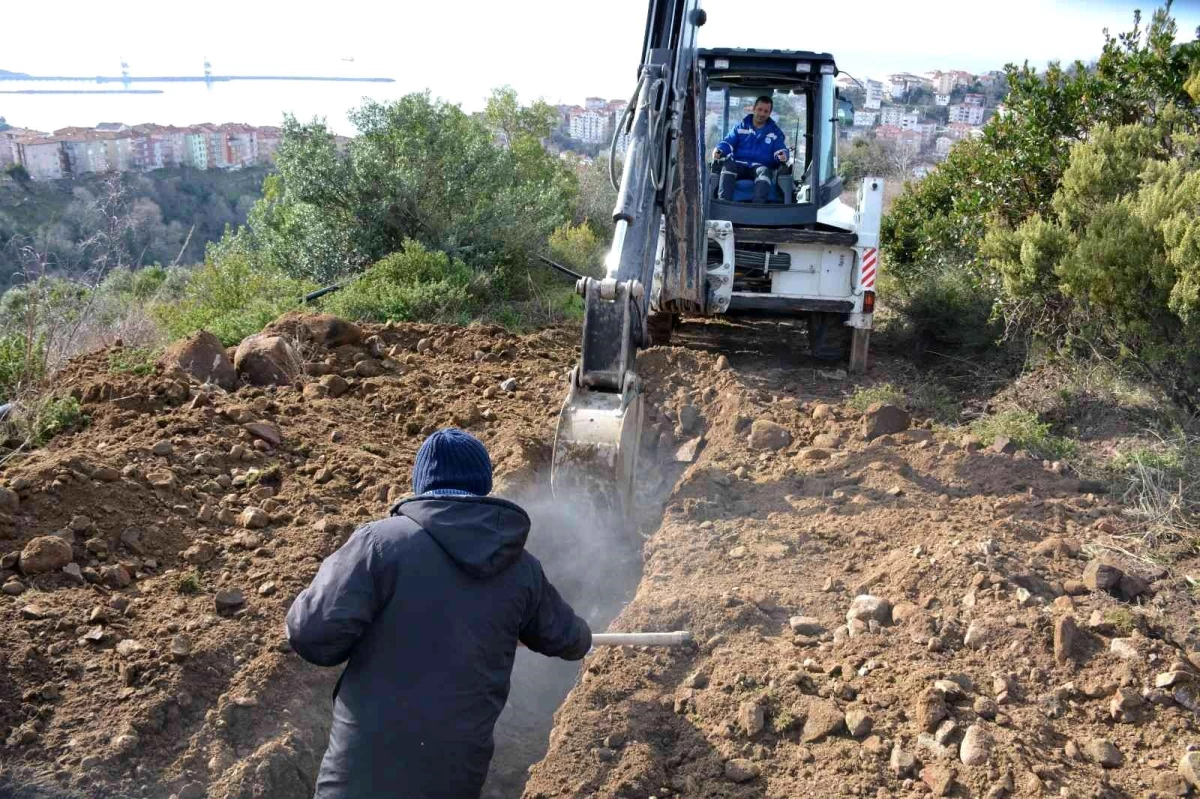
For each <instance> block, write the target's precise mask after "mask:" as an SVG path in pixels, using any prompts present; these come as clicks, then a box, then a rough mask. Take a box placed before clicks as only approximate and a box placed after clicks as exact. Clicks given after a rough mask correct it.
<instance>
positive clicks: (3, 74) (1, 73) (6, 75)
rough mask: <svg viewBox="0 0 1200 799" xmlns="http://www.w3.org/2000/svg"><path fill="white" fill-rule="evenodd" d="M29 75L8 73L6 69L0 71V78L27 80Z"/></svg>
mask: <svg viewBox="0 0 1200 799" xmlns="http://www.w3.org/2000/svg"><path fill="white" fill-rule="evenodd" d="M28 77H29V75H28V74H27V73H25V72H9V71H8V70H7V69H0V78H28Z"/></svg>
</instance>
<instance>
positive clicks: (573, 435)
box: [550, 380, 642, 527]
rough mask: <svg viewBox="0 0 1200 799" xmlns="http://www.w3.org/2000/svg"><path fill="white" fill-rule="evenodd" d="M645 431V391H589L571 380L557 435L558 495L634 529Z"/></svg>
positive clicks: (554, 482)
mask: <svg viewBox="0 0 1200 799" xmlns="http://www.w3.org/2000/svg"><path fill="white" fill-rule="evenodd" d="M641 433H642V397H641V394H640V393H637V392H628V393H623V394H609V393H604V392H598V391H589V390H587V389H585V388H581V387H579V386H577V385H575V381H574V380H572V384H571V391H570V393H569V394H568V395H567V399H566V401H565V402H564V403H563V407H562V411H561V413H560V414H559V417H558V430H557V432H556V433H555V436H554V455H553V461H552V464H551V468H552V471H551V475H550V487H551V489H552V490H553V492H554V496H555V497H556V498H559V499H561V500H562V501H564V502H570V503H578V504H579V505H580V507H582V508H584V509H590V510H591V511H592V512H594V513H597V514H601V515H608V516H610V518H612V517H613V516H615V517H616V519H615V521H616V522H617V523H618V524H620V525H621V526H623V527H628V526H630V525H631V523H632V520H633V499H634V498H633V492H634V475H635V473H636V471H637V455H638V446H639V444H640V442H641Z"/></svg>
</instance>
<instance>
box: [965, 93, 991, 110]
mask: <svg viewBox="0 0 1200 799" xmlns="http://www.w3.org/2000/svg"><path fill="white" fill-rule="evenodd" d="M963 104H964V105H977V106H980V107H981V108H982V107H983V106H985V105H987V98H985V97H984V96H983V95H982V94H964V95H963Z"/></svg>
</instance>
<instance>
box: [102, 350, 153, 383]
mask: <svg viewBox="0 0 1200 799" xmlns="http://www.w3.org/2000/svg"><path fill="white" fill-rule="evenodd" d="M156 357H157V353H156V352H155V351H154V350H152V349H150V348H148V347H121V348H120V349H115V350H113V351H112V352H110V353H109V354H108V370H109V371H110V372H115V373H117V374H131V375H137V376H138V377H145V376H146V375H150V374H153V373H154V361H155V358H156Z"/></svg>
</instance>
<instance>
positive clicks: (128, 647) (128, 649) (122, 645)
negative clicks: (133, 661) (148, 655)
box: [117, 638, 146, 658]
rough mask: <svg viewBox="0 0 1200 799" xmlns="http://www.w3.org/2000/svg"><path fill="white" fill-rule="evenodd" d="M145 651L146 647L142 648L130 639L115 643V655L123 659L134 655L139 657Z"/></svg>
mask: <svg viewBox="0 0 1200 799" xmlns="http://www.w3.org/2000/svg"><path fill="white" fill-rule="evenodd" d="M145 651H146V647H144V646H142V645H141V644H140V643H138V642H137V641H135V640H133V639H132V638H126V639H124V640H121V641H118V642H117V654H118V655H120V656H121V657H123V658H131V657H133V656H134V655H140V654H141V653H142V652H145Z"/></svg>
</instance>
